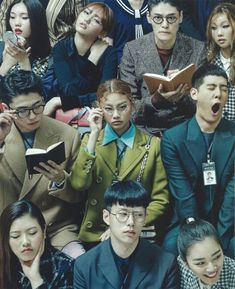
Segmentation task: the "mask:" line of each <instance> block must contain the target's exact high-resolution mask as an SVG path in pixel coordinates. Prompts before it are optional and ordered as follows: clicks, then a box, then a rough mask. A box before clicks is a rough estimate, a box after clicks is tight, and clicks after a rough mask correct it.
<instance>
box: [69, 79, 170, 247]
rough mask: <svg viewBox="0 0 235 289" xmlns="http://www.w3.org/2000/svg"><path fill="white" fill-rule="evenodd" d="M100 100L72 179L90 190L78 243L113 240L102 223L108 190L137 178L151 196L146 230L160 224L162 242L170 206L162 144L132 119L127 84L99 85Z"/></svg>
mask: <svg viewBox="0 0 235 289" xmlns="http://www.w3.org/2000/svg"><path fill="white" fill-rule="evenodd" d="M97 100H98V108H94V109H92V110H91V111H90V115H89V117H88V120H89V123H90V130H91V132H90V134H87V135H85V136H84V138H83V140H82V144H81V147H80V151H79V153H78V156H77V159H76V161H75V164H74V167H73V169H72V174H71V177H70V182H71V185H72V187H73V188H74V189H75V190H78V191H84V190H85V191H86V198H87V202H86V210H85V214H84V218H83V221H82V224H81V228H80V232H79V240H80V241H82V242H83V244H84V245H85V248H86V249H89V248H91V247H93V246H94V245H96V244H97V242H100V241H102V240H105V239H106V238H108V237H109V230H108V229H107V227H106V225H105V223H104V222H103V220H102V210H103V209H104V208H105V205H104V192H105V191H106V189H107V188H108V187H109V186H110V185H111V184H112V183H114V182H117V181H125V180H133V181H137V182H140V183H141V184H142V185H143V186H144V187H145V188H146V189H147V191H148V192H149V196H150V197H149V198H150V204H149V206H148V207H147V218H146V226H153V225H156V227H157V237H158V238H157V241H159V237H160V235H161V225H160V220H161V218H162V216H163V215H164V212H165V210H166V207H167V205H168V203H169V200H168V197H169V196H168V190H167V179H166V174H165V170H164V168H163V164H162V161H161V156H160V140H159V138H157V137H152V136H150V135H147V134H146V133H144V132H143V131H141V130H139V129H137V128H136V126H135V125H134V123H133V122H132V121H131V116H132V113H133V111H134V100H133V97H132V95H131V89H130V87H129V85H128V84H127V83H126V82H124V81H122V80H118V79H112V80H108V81H106V82H104V83H103V84H100V85H99V87H98V90H97ZM103 123H105V126H104V128H103ZM78 193H80V192H78ZM145 229H146V228H145ZM147 230H148V229H147ZM147 232H148V231H147ZM149 233H150V234H152V233H154V232H149ZM155 241H156V240H155Z"/></svg>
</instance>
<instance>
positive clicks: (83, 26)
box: [79, 23, 87, 29]
mask: <svg viewBox="0 0 235 289" xmlns="http://www.w3.org/2000/svg"><path fill="white" fill-rule="evenodd" d="M79 25H80V27H82V28H83V29H86V28H87V25H86V24H85V23H79Z"/></svg>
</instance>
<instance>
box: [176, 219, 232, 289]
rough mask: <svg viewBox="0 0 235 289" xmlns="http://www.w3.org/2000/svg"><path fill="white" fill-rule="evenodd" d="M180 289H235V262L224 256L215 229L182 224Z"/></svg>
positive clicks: (207, 225) (195, 222)
mask: <svg viewBox="0 0 235 289" xmlns="http://www.w3.org/2000/svg"><path fill="white" fill-rule="evenodd" d="M178 251H179V256H178V264H179V268H180V288H181V289H222V288H224V289H232V288H235V260H234V259H231V258H229V257H227V256H224V253H223V251H222V247H221V242H220V239H219V236H218V233H217V231H216V229H215V228H214V227H213V225H212V224H210V223H209V222H207V221H204V220H200V219H198V220H195V219H194V218H191V220H189V221H187V223H183V224H182V225H181V228H180V233H179V235H178Z"/></svg>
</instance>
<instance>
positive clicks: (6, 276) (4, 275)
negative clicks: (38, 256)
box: [0, 200, 46, 289]
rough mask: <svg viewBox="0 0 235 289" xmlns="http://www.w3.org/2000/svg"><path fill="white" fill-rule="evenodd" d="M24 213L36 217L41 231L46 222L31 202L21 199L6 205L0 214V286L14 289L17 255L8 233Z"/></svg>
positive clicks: (17, 263)
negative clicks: (11, 246)
mask: <svg viewBox="0 0 235 289" xmlns="http://www.w3.org/2000/svg"><path fill="white" fill-rule="evenodd" d="M24 215H30V216H31V217H32V218H34V219H36V220H37V222H38V224H39V225H40V227H41V229H42V231H44V230H45V227H46V222H45V219H44V217H43V215H42V213H41V211H40V209H39V208H38V207H37V206H36V205H34V204H33V203H31V202H29V201H26V200H21V201H18V202H15V203H12V204H10V205H9V206H7V207H6V208H5V209H4V210H3V212H2V214H1V216H0V268H1V270H0V288H2V289H3V288H9V289H10V288H11V289H16V288H17V287H18V286H17V284H16V276H17V273H18V270H19V268H20V264H19V261H18V259H17V257H16V256H15V255H14V254H13V252H12V251H11V249H10V245H9V234H10V228H11V225H12V223H13V222H14V221H15V220H17V219H18V218H21V217H23V216H24Z"/></svg>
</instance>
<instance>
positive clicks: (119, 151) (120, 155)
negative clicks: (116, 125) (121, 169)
mask: <svg viewBox="0 0 235 289" xmlns="http://www.w3.org/2000/svg"><path fill="white" fill-rule="evenodd" d="M125 150H126V145H125V143H124V142H123V141H121V140H120V139H117V157H118V160H121V159H122V158H123V156H124V153H125Z"/></svg>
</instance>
